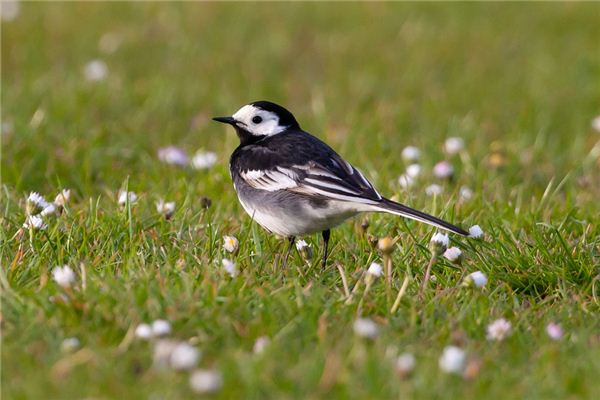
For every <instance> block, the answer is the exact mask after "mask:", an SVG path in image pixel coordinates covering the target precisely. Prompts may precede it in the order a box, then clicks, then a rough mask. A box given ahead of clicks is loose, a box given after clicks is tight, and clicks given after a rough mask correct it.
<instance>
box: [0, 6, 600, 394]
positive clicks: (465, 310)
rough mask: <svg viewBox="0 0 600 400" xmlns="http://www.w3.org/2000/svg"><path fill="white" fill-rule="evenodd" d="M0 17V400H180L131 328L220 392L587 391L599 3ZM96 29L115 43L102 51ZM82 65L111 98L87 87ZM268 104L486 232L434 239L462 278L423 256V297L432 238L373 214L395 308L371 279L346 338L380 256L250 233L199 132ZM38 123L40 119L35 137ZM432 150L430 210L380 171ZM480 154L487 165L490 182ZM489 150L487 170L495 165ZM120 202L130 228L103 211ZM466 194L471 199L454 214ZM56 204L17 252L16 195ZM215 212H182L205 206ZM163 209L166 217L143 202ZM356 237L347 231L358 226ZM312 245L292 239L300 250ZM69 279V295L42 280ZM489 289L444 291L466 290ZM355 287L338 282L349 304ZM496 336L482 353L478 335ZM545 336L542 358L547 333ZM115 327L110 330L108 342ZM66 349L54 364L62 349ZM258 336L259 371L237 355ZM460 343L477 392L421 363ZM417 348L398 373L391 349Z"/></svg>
mask: <svg viewBox="0 0 600 400" xmlns="http://www.w3.org/2000/svg"><path fill="white" fill-rule="evenodd" d="M21 8H22V10H21V15H20V16H19V17H18V18H17V19H16V20H15V21H13V22H7V23H4V22H3V23H2V98H1V100H2V121H3V123H6V122H10V123H11V124H12V126H13V127H12V129H10V127H9V125H7V124H5V125H4V126H3V131H2V184H3V186H2V193H1V194H0V196H1V197H0V198H1V199H2V200H1V210H2V214H1V218H2V219H1V221H0V227H1V228H0V235H1V238H0V240H1V242H0V262H1V265H2V267H1V275H0V286H1V288H2V375H1V376H2V394H3V396H4V397H5V398H7V399H9V398H10V399H35V398H52V399H81V398H98V399H105V398H115V399H116V398H142V399H147V398H153V399H156V398H168V399H179V398H186V397H192V396H193V395H194V394H193V392H192V391H191V390H190V388H189V386H188V383H187V379H188V374H187V373H176V372H169V371H158V370H156V369H154V368H152V347H151V345H150V344H148V343H147V342H143V341H139V340H133V341H129V339H128V338H129V337H130V336H128V335H130V334H131V331H132V329H134V328H135V326H136V325H137V324H138V323H139V322H141V321H152V320H153V319H156V318H165V319H167V320H169V321H170V322H171V323H172V325H173V334H172V336H173V337H175V338H177V339H180V340H188V339H191V340H192V342H193V343H195V344H196V345H197V346H198V348H199V349H201V350H202V352H203V358H202V360H201V362H200V367H201V368H214V369H217V370H219V371H220V372H221V373H222V374H223V378H224V386H223V389H222V390H221V391H220V392H219V394H218V395H217V397H221V398H278V399H280V398H361V399H362V398H399V397H402V398H442V397H443V398H469V399H479V398H527V399H549V398H556V399H565V398H589V399H592V398H599V397H600V384H599V383H598V376H599V375H600V320H599V311H600V309H599V307H598V306H599V304H598V296H600V287H599V285H600V282H598V280H599V276H600V275H599V274H600V227H599V224H600V217H599V215H600V202H599V201H598V199H599V198H600V185H598V182H600V172H599V171H600V162H599V161H598V156H597V155H593V154H592V153H591V150H592V148H593V146H594V144H595V143H597V142H598V140H600V135H598V133H595V132H593V131H592V130H591V129H590V121H591V120H592V118H593V117H595V116H596V115H598V114H599V113H600V109H599V108H598V104H600V86H599V85H598V77H599V76H600V46H599V45H598V37H600V14H599V12H600V7H599V6H598V5H597V4H571V3H569V4H527V5H525V4H524V5H519V4H468V5H467V4H236V3H232V4H162V3H155V4H129V3H114V4H84V3H79V4H60V3H55V4H34V3H26V4H22V7H21ZM107 32H111V33H114V34H116V35H117V36H118V37H119V38H120V41H121V44H120V47H119V48H118V49H117V50H116V51H115V52H113V53H110V54H105V53H103V52H101V51H100V50H99V49H98V41H99V39H100V38H101V37H102V36H103V35H104V34H105V33H107ZM94 58H101V59H103V60H104V61H105V62H106V63H107V65H108V68H109V75H108V78H107V80H106V81H103V82H98V83H90V82H87V81H86V80H85V79H84V77H83V74H82V68H83V66H84V65H85V64H86V63H87V62H88V61H90V60H92V59H94ZM257 99H270V100H273V101H276V102H278V103H281V104H284V105H286V106H287V107H288V108H289V109H291V110H292V111H293V112H294V113H295V114H296V116H297V118H298V119H299V121H300V123H301V125H302V126H303V127H304V128H305V129H306V130H308V131H310V132H313V133H314V134H315V135H317V136H319V137H321V138H323V139H324V140H326V141H327V142H328V143H330V144H331V145H332V147H334V148H335V149H336V150H338V151H339V152H340V154H342V155H344V156H345V157H346V158H347V159H348V160H350V161H351V162H352V163H353V164H355V165H356V166H358V167H360V168H361V169H362V170H363V171H364V173H365V175H367V176H368V177H370V178H371V179H372V180H373V182H374V183H375V184H376V186H377V187H378V188H379V189H380V190H381V192H383V193H384V194H387V195H389V196H392V195H396V196H398V198H399V199H400V200H401V201H403V202H406V203H408V204H410V205H412V206H414V207H417V208H420V209H423V210H425V211H427V212H430V213H435V214H437V215H442V216H445V217H446V218H447V219H449V220H451V221H453V222H456V223H460V224H462V225H464V226H470V225H473V224H479V225H481V226H482V227H483V229H484V231H485V232H486V236H485V240H483V241H476V240H466V239H462V238H452V239H453V242H454V244H455V245H457V246H459V247H460V248H461V249H463V251H464V253H465V261H464V263H463V266H462V267H460V268H458V267H456V266H452V265H451V264H449V263H448V262H446V261H443V260H441V261H440V262H438V263H437V264H436V265H435V266H434V271H433V273H434V274H435V276H436V278H437V281H436V282H435V284H431V285H429V287H428V288H427V290H426V292H425V295H424V298H423V299H422V300H420V299H419V298H418V290H419V286H420V283H421V279H422V275H423V272H424V269H425V267H426V265H427V262H428V260H429V257H430V253H429V250H428V248H427V246H428V241H429V238H430V237H431V234H432V232H433V230H432V229H431V228H430V227H427V226H424V225H420V224H417V223H414V222H411V221H403V220H401V219H398V218H395V217H392V216H386V215H369V216H368V219H369V222H370V227H369V232H368V233H369V234H370V235H373V236H375V237H381V236H386V235H390V236H398V238H399V244H398V246H397V249H396V251H395V252H394V254H393V265H394V276H393V287H394V289H393V291H394V296H395V294H396V293H397V291H398V289H399V288H400V285H401V283H402V281H403V279H404V277H405V276H406V275H407V274H408V275H410V276H412V278H413V279H412V280H411V283H410V284H409V286H408V290H407V293H406V295H405V296H404V298H403V299H402V303H401V306H400V308H399V310H398V311H397V312H396V313H395V314H391V313H390V308H391V302H392V301H393V299H392V300H389V299H388V298H387V296H386V290H385V285H384V281H383V280H379V281H377V282H376V283H375V284H374V286H373V288H372V289H371V291H370V293H369V294H368V296H367V298H366V299H365V302H364V304H363V306H362V315H364V316H368V317H371V318H373V319H374V320H375V321H377V322H378V323H379V324H380V326H381V335H380V337H379V338H377V339H376V340H375V341H374V342H367V341H364V340H361V339H359V338H357V337H355V335H354V334H353V331H352V324H353V322H354V320H355V318H356V315H357V307H358V301H354V302H353V303H352V304H345V302H344V296H343V286H342V281H341V278H340V274H339V272H338V270H337V268H336V267H335V264H339V265H341V266H343V268H344V270H345V271H346V275H347V277H348V280H349V284H350V286H351V287H352V286H353V285H354V284H355V283H356V282H357V280H358V279H359V277H360V272H361V270H363V269H364V268H366V267H368V265H369V264H370V262H372V261H381V257H380V255H379V254H378V253H377V251H376V250H374V249H372V248H371V246H370V245H369V243H368V240H367V237H366V236H365V235H361V234H360V233H359V232H358V231H357V229H356V228H355V224H354V223H353V222H349V223H346V224H344V225H342V226H340V227H339V228H338V229H336V230H334V231H333V236H332V240H333V241H332V243H333V248H332V252H331V257H330V264H329V267H328V268H327V269H326V270H325V271H322V270H321V269H320V267H319V264H318V260H317V259H315V260H314V261H313V262H312V263H311V264H310V265H307V264H306V263H304V262H303V260H302V259H301V258H300V256H299V255H298V254H293V256H292V257H291V258H290V262H289V265H288V268H287V269H285V270H282V269H281V268H278V266H277V265H278V264H277V259H278V257H279V256H280V254H281V253H282V250H283V249H284V246H285V244H284V243H283V241H280V240H278V239H277V238H274V237H272V236H270V235H268V234H267V233H265V232H264V231H263V230H262V229H261V228H260V227H258V226H256V225H253V224H252V223H251V221H250V218H249V217H247V216H246V215H245V213H244V211H243V210H242V208H241V207H240V205H239V204H238V202H237V199H236V197H235V193H234V191H233V187H232V185H231V182H230V178H229V174H228V171H227V160H228V156H229V154H230V153H231V152H232V151H233V149H234V148H235V146H237V138H236V137H235V134H234V133H233V132H232V130H231V129H225V128H223V127H222V126H219V125H217V124H214V123H212V122H210V120H209V117H210V116H213V115H223V114H228V113H232V112H234V111H235V110H236V109H237V108H239V107H240V106H241V105H242V104H244V103H246V102H249V101H252V100H257ZM36 110H43V113H44V118H43V119H41V121H37V122H36V121H34V123H32V122H31V121H32V116H33V115H34V114H35V113H36ZM41 113H42V111H38V114H37V115H38V116H39V115H41ZM448 136H460V137H463V138H464V139H465V141H466V152H467V154H468V157H467V158H464V159H463V160H460V159H459V158H453V159H452V161H453V163H454V165H455V167H456V169H457V173H456V179H455V180H454V181H453V182H450V183H445V184H444V187H445V192H444V193H443V194H442V195H441V196H439V197H437V198H435V199H434V198H432V197H428V196H426V195H425V193H424V188H425V187H426V186H427V185H429V184H430V183H432V182H433V181H434V178H432V177H431V176H430V173H428V172H427V173H426V174H425V176H424V177H423V179H421V180H420V182H419V183H418V184H417V185H416V186H415V187H413V188H412V189H411V190H410V191H405V190H402V189H401V188H400V187H399V186H398V184H397V182H396V179H397V177H398V176H399V175H400V174H401V173H402V172H403V170H404V167H405V165H404V163H403V161H402V159H401V157H400V152H401V150H402V148H404V147H405V146H406V145H409V144H414V145H417V146H419V147H420V148H421V149H422V151H423V153H424V155H423V159H422V161H421V163H422V165H423V167H424V169H425V171H430V170H431V167H432V166H433V164H434V163H435V162H437V161H439V160H441V159H443V158H444V155H443V152H442V150H441V145H442V143H443V140H444V138H446V137H448ZM168 144H176V145H178V146H181V147H183V148H186V149H187V150H188V151H190V152H193V151H195V150H196V149H198V148H205V149H209V150H212V151H215V152H216V153H217V154H218V155H219V161H218V163H217V165H216V166H215V167H214V168H212V169H210V170H208V171H204V172H199V171H192V170H188V169H180V168H175V167H170V166H167V165H164V164H161V163H159V162H158V160H157V158H156V150H157V149H158V148H159V147H161V146H165V145H168ZM492 153H497V154H501V155H502V157H503V160H504V165H503V166H502V167H499V168H495V167H492V166H491V165H490V159H491V155H492ZM492 157H493V156H492ZM125 185H128V186H129V188H130V190H134V191H135V192H137V193H138V195H140V199H139V201H138V204H136V205H134V206H133V207H131V210H130V212H129V210H122V209H121V208H120V207H119V206H118V205H117V204H116V201H115V196H116V192H117V190H118V189H119V188H121V187H124V186H125ZM462 185H466V186H469V187H471V188H472V189H473V190H474V192H475V196H474V198H473V199H472V200H470V201H468V202H458V201H457V199H458V190H459V188H460V187H461V186H462ZM64 187H68V188H71V189H72V190H73V198H72V200H71V202H70V204H69V205H68V207H67V209H66V211H65V212H64V213H63V214H62V215H61V216H60V217H56V218H51V219H49V220H48V222H49V227H48V229H47V230H46V231H45V232H43V233H40V232H34V233H33V235H31V236H30V235H29V233H28V232H25V235H23V236H22V237H15V234H16V233H17V231H18V230H19V228H20V227H21V224H22V223H23V220H24V219H25V211H24V203H25V202H24V200H25V198H26V196H27V195H28V193H29V191H39V192H41V193H42V194H45V195H46V196H47V197H48V198H53V197H54V196H55V195H56V193H57V192H58V191H59V190H60V189H61V188H64ZM202 196H208V197H210V198H211V199H212V200H213V205H212V207H211V208H209V209H208V210H205V209H203V208H202V206H201V204H200V198H201V197H202ZM159 197H164V198H167V199H169V200H173V201H176V202H177V210H176V213H175V215H174V217H173V218H172V220H170V221H165V220H164V219H163V218H161V217H160V215H158V214H157V213H156V211H155V209H154V202H155V200H157V199H158V198H159ZM359 222H360V221H359ZM225 234H227V235H235V236H236V237H237V238H238V239H239V240H240V252H239V254H238V255H237V256H236V257H235V261H236V262H237V264H238V266H239V267H240V270H241V273H240V275H239V276H238V277H236V278H233V279H232V278H229V277H228V276H227V275H226V274H224V273H223V271H222V270H221V268H220V260H221V258H222V257H224V256H225V254H224V251H223V249H222V247H221V245H222V240H221V238H222V236H223V235H225ZM318 239H319V238H318V237H317V236H316V235H315V237H309V238H307V240H308V241H309V242H310V243H313V246H318V245H319V242H318ZM63 264H68V265H70V266H71V267H73V268H75V269H78V268H79V265H80V264H81V265H84V266H85V271H86V287H85V290H84V289H83V288H82V282H81V276H78V282H77V285H76V288H75V289H74V290H73V291H72V293H71V294H70V297H69V301H67V302H66V303H65V302H61V301H60V298H61V297H60V295H61V293H62V292H63V290H61V289H60V288H59V287H58V286H57V285H56V284H55V283H54V282H53V281H52V279H51V276H50V270H51V269H52V268H53V267H54V266H56V265H63ZM476 270H481V271H483V272H485V273H486V274H487V276H488V278H489V282H488V285H487V286H486V287H485V288H484V289H483V290H473V289H466V288H462V287H461V282H462V278H463V277H464V275H465V274H466V273H469V272H473V271H476ZM360 293H361V291H360V290H359V295H360ZM500 317H504V318H506V319H508V320H509V321H511V323H512V325H513V333H512V335H511V336H510V337H509V338H508V339H506V340H505V341H503V342H500V343H496V342H489V341H488V340H486V337H485V329H486V326H487V325H488V323H490V322H491V321H493V320H494V319H496V318H500ZM552 321H554V322H557V323H560V324H562V326H563V327H564V329H565V332H566V334H565V337H564V339H563V340H561V341H559V342H554V341H552V340H550V339H549V338H548V336H547V335H546V333H545V327H546V324H547V323H549V322H552ZM128 332H129V334H128ZM73 336H74V337H77V338H79V340H80V341H81V349H80V350H79V351H78V352H76V353H74V354H73V353H71V354H66V353H64V352H62V351H61V342H62V341H63V339H64V338H66V337H73ZM259 336H268V337H270V338H271V340H272V343H271V345H270V346H269V347H268V348H267V350H266V351H265V352H264V353H263V354H261V355H255V354H253V353H252V346H253V344H254V341H255V340H256V338H257V337H259ZM451 343H459V344H460V345H461V346H462V347H463V348H464V349H465V350H466V351H467V352H468V355H469V358H470V359H472V360H478V361H480V363H481V368H480V372H479V374H478V375H477V376H476V377H475V378H474V379H472V380H465V379H463V378H462V377H460V376H453V375H446V374H444V373H442V372H441V371H440V370H439V368H438V366H437V362H438V357H439V355H440V353H441V351H442V349H443V348H444V347H445V346H446V345H448V344H451ZM404 351H409V352H412V353H413V354H414V355H415V357H416V359H417V364H416V368H415V371H414V373H413V374H412V376H411V377H410V378H408V379H400V378H399V377H398V376H397V375H396V374H395V372H394V358H393V354H394V353H395V352H404Z"/></svg>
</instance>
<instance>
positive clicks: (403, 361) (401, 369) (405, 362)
mask: <svg viewBox="0 0 600 400" xmlns="http://www.w3.org/2000/svg"><path fill="white" fill-rule="evenodd" d="M416 363H417V361H416V360H415V356H414V355H412V354H411V353H402V354H400V355H399V356H398V358H396V372H398V373H399V374H400V375H402V376H406V375H410V373H411V372H412V371H413V369H415V365H416Z"/></svg>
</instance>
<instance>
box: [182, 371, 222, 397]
mask: <svg viewBox="0 0 600 400" xmlns="http://www.w3.org/2000/svg"><path fill="white" fill-rule="evenodd" d="M190 387H191V388H192V390H193V391H194V392H196V393H200V394H209V393H215V392H218V391H219V390H221V387H223V377H222V376H221V373H219V372H218V371H212V370H205V369H197V370H195V371H194V372H192V374H191V375H190Z"/></svg>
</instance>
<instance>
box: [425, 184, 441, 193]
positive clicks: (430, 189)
mask: <svg viewBox="0 0 600 400" xmlns="http://www.w3.org/2000/svg"><path fill="white" fill-rule="evenodd" d="M443 192H444V188H443V187H441V186H440V185H438V184H436V183H433V184H431V185H429V186H427V187H426V188H425V194H426V195H427V196H439V195H440V194H442V193H443Z"/></svg>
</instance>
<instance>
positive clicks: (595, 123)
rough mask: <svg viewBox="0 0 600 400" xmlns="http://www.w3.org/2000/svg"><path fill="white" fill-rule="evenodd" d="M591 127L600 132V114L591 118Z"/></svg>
mask: <svg viewBox="0 0 600 400" xmlns="http://www.w3.org/2000/svg"><path fill="white" fill-rule="evenodd" d="M592 129H593V130H595V131H596V132H598V133H600V115H598V116H597V117H596V118H594V119H593V120H592Z"/></svg>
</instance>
